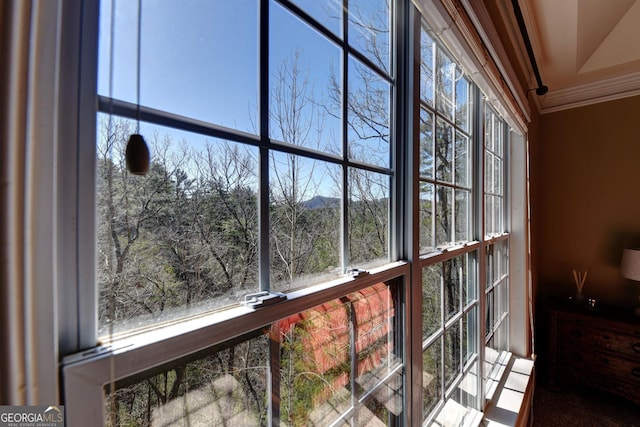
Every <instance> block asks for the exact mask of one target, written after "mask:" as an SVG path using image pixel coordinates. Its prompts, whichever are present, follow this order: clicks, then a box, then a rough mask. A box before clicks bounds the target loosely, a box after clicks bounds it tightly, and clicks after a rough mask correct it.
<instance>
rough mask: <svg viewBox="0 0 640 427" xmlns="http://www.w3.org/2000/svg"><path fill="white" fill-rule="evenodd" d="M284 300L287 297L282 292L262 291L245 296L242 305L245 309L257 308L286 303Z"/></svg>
mask: <svg viewBox="0 0 640 427" xmlns="http://www.w3.org/2000/svg"><path fill="white" fill-rule="evenodd" d="M286 299H287V296H286V295H285V294H283V293H282V292H269V291H262V292H256V293H253V294H248V295H245V296H244V301H243V302H242V304H243V305H244V306H245V307H249V308H258V307H266V306H269V305H273V304H277V303H279V302H281V301H286Z"/></svg>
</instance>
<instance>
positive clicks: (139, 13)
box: [136, 0, 142, 134]
mask: <svg viewBox="0 0 640 427" xmlns="http://www.w3.org/2000/svg"><path fill="white" fill-rule="evenodd" d="M141 46H142V0H138V51H137V55H138V58H137V64H136V65H137V67H136V68H137V70H136V79H137V81H136V108H137V109H138V111H137V115H138V122H137V125H136V133H137V134H140V116H141V112H140V74H141V71H140V68H141V64H142V53H141V50H142V49H141Z"/></svg>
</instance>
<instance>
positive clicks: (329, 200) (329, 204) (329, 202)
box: [302, 196, 340, 209]
mask: <svg viewBox="0 0 640 427" xmlns="http://www.w3.org/2000/svg"><path fill="white" fill-rule="evenodd" d="M302 206H304V207H305V208H307V209H324V208H339V207H340V199H339V198H337V197H325V196H315V197H312V198H311V199H309V200H307V201H304V202H302Z"/></svg>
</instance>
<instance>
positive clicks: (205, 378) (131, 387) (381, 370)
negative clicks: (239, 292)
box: [105, 283, 404, 426]
mask: <svg viewBox="0 0 640 427" xmlns="http://www.w3.org/2000/svg"><path fill="white" fill-rule="evenodd" d="M398 290H399V286H397V283H396V284H392V285H387V284H385V283H378V284H375V285H373V286H370V287H366V288H362V289H360V290H358V291H356V292H353V293H351V294H348V295H345V296H342V297H340V298H336V299H332V300H329V301H326V302H324V303H322V304H321V305H318V306H315V307H312V308H310V309H308V310H305V311H303V312H300V313H296V314H294V315H291V316H289V317H286V318H284V319H280V320H278V321H276V322H273V323H271V324H270V325H267V326H265V327H264V328H261V329H259V330H256V331H252V332H249V333H247V334H244V335H243V336H241V337H239V338H236V339H232V340H229V341H227V342H225V343H224V344H222V345H218V346H214V347H211V348H208V349H205V350H203V351H199V352H197V353H194V354H191V355H189V356H188V357H185V358H183V359H181V360H176V361H172V362H171V363H168V364H164V365H161V366H159V367H156V368H154V369H152V370H149V371H147V372H145V373H144V374H142V375H132V376H130V377H128V378H125V379H123V380H121V381H118V382H115V383H111V384H108V385H107V386H106V387H105V396H106V397H105V412H106V414H107V417H106V418H107V423H108V424H109V425H131V424H135V425H156V423H158V422H161V423H163V424H171V423H175V422H177V423H181V422H183V420H185V419H186V420H188V421H189V423H191V425H276V424H278V420H280V423H281V424H282V425H305V424H310V425H323V426H324V425H331V424H332V423H334V422H337V421H341V422H353V424H354V425H358V426H363V425H367V424H368V423H370V422H372V421H373V420H375V421H376V422H377V423H379V424H381V425H393V424H394V423H396V422H397V421H398V420H399V419H400V418H401V415H402V412H403V410H404V409H403V408H404V405H403V392H402V388H403V386H402V367H403V363H402V358H401V357H402V356H401V353H402V352H401V348H400V347H399V343H400V341H399V340H398V339H397V337H396V335H397V334H398V333H399V331H400V330H401V329H400V328H401V325H400V323H399V319H400V318H401V317H400V316H398V315H397V314H398V303H397V292H398Z"/></svg>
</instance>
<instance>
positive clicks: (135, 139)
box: [124, 133, 151, 175]
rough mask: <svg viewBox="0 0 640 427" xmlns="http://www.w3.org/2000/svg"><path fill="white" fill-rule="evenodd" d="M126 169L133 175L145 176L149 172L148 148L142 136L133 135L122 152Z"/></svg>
mask: <svg viewBox="0 0 640 427" xmlns="http://www.w3.org/2000/svg"><path fill="white" fill-rule="evenodd" d="M124 157H125V160H126V163H127V169H128V170H129V172H130V173H132V174H133V175H146V174H147V173H148V172H149V163H150V160H151V156H150V155H149V147H147V143H146V142H145V140H144V138H143V137H142V135H140V134H139V133H134V134H132V135H131V136H130V137H129V141H128V142H127V148H126V150H125V152H124Z"/></svg>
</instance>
